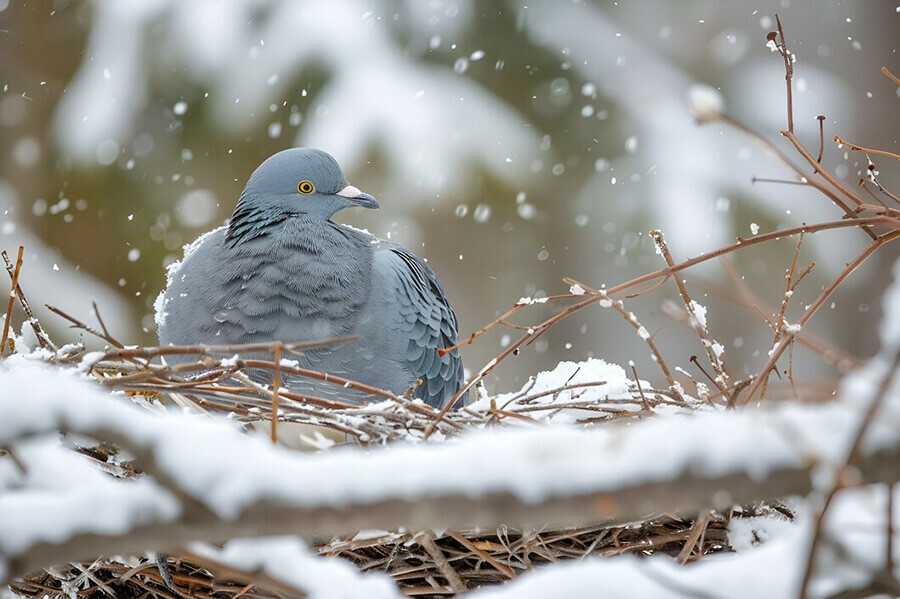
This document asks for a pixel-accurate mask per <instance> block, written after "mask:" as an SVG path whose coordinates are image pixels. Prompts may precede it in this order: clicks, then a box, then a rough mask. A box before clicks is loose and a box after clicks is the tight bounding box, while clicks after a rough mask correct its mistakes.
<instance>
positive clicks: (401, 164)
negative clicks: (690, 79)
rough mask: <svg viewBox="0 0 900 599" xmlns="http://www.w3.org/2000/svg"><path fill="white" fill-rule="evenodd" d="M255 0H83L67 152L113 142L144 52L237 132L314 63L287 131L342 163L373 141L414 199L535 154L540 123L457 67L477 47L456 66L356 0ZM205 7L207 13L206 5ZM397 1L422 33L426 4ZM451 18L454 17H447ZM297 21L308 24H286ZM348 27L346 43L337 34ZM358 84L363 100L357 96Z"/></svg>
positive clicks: (511, 180)
mask: <svg viewBox="0 0 900 599" xmlns="http://www.w3.org/2000/svg"><path fill="white" fill-rule="evenodd" d="M263 4H264V5H261V6H260V7H256V6H255V5H252V4H244V3H236V2H235V3H230V2H229V3H225V4H224V5H221V6H219V5H216V6H215V7H214V8H212V7H211V6H209V5H208V4H207V3H205V2H177V1H175V0H152V1H149V2H146V3H143V4H142V6H140V7H136V6H135V7H132V6H131V4H130V3H116V2H113V3H109V2H99V1H98V2H95V3H93V6H92V8H93V12H94V14H95V16H94V21H93V26H92V27H91V30H90V35H89V41H88V50H87V51H86V54H85V55H86V56H89V57H90V59H89V60H87V59H86V60H84V61H83V62H82V64H81V67H80V68H79V70H78V72H77V73H76V74H75V77H74V79H73V82H72V84H71V86H70V88H69V89H68V90H67V92H68V93H66V94H65V95H64V96H63V97H62V98H61V101H60V104H59V106H58V108H57V111H56V114H55V115H54V116H55V118H54V120H55V123H56V128H55V133H56V136H57V139H58V141H59V143H60V145H61V147H62V149H63V151H64V153H66V154H68V155H71V157H72V158H73V159H74V160H76V161H79V162H82V163H84V162H92V161H94V160H95V153H96V149H97V147H98V145H100V144H101V143H103V142H104V141H107V140H109V141H112V142H114V143H117V144H118V145H117V147H119V146H122V145H124V143H125V142H126V141H127V140H128V138H129V137H130V136H131V135H132V134H133V131H134V129H135V128H136V127H137V126H138V124H139V123H140V122H141V116H142V115H141V111H142V110H144V108H143V107H144V106H146V105H148V104H149V102H147V96H148V90H149V89H150V88H151V83H152V82H151V80H150V79H151V76H152V70H148V69H146V68H143V66H142V65H146V64H148V63H151V62H153V61H154V60H160V61H162V62H163V63H165V64H166V65H168V67H169V68H173V69H176V70H185V71H187V72H188V73H189V74H190V76H191V77H192V78H193V79H194V80H195V86H196V87H197V88H198V89H209V90H212V92H211V93H210V95H209V99H208V104H209V108H208V112H209V115H210V117H209V118H211V119H213V120H214V121H215V123H216V126H218V127H222V128H224V129H225V130H226V131H227V132H228V133H230V134H232V135H239V136H241V137H243V135H245V134H247V132H248V131H250V130H252V129H253V128H254V127H257V126H263V125H265V126H266V127H267V126H268V123H260V121H262V120H264V119H267V116H266V115H268V114H269V113H268V110H267V108H268V106H269V105H270V104H271V103H272V102H273V101H275V100H279V101H280V99H281V98H283V97H284V94H285V93H286V92H287V90H288V88H289V86H291V85H293V84H296V81H297V78H298V77H300V76H301V74H302V73H304V72H305V71H306V70H308V69H309V68H310V67H311V66H312V65H315V66H316V67H317V68H322V69H324V70H325V71H327V72H328V73H329V77H328V78H327V79H326V80H325V83H324V86H323V87H318V86H317V89H316V90H315V94H314V96H313V97H312V103H311V105H310V106H309V108H308V110H306V111H305V113H304V117H305V118H306V119H308V120H307V121H306V124H305V126H304V127H303V128H302V129H301V130H300V131H299V132H298V133H297V135H296V137H295V138H294V139H293V145H298V146H311V147H320V148H323V149H327V150H328V151H329V153H331V154H332V155H334V156H335V158H337V160H338V161H339V162H340V164H341V165H342V166H343V167H344V169H345V171H348V172H349V171H353V170H355V169H361V168H364V167H365V164H366V160H367V159H368V157H369V155H370V152H371V151H372V150H373V149H374V148H376V147H377V148H378V149H379V150H380V151H381V152H383V155H384V157H385V159H386V160H385V163H386V166H387V168H388V169H389V179H390V185H389V188H388V189H386V190H385V192H384V193H385V195H388V196H391V197H397V196H399V197H401V198H405V199H407V200H410V201H412V200H413V198H415V199H416V200H420V199H421V198H433V197H435V194H432V193H427V194H423V193H421V192H420V191H419V188H421V187H424V188H427V189H431V190H439V191H441V192H442V195H444V193H443V192H445V191H447V192H453V191H455V192H465V191H466V190H467V181H469V180H470V179H471V176H470V175H471V174H472V173H473V172H474V170H475V165H477V168H483V169H485V170H487V171H488V172H489V173H490V174H491V176H493V177H495V178H497V179H498V180H500V181H504V182H505V183H507V184H509V185H514V184H516V183H519V182H521V181H522V180H524V179H526V178H527V177H528V176H529V164H530V163H531V161H532V160H533V159H535V158H538V157H539V152H538V149H537V146H538V143H537V142H538V137H537V134H536V133H535V132H534V131H533V130H532V129H531V128H529V127H527V126H525V122H524V120H523V119H522V118H521V117H520V116H518V115H517V114H516V112H515V111H511V110H509V107H508V106H507V104H505V103H504V102H503V101H502V100H501V99H499V98H498V97H497V96H495V95H494V94H492V93H490V92H488V91H486V90H485V89H483V88H482V87H481V86H480V85H479V84H477V83H475V82H473V81H472V80H470V79H469V78H468V77H466V76H460V75H459V74H458V72H460V71H464V70H466V68H468V66H469V60H470V59H471V60H472V61H473V62H477V61H479V60H481V59H482V58H484V56H485V55H484V52H483V51H481V50H477V49H476V50H474V51H473V52H472V53H471V58H465V57H460V59H459V61H458V62H457V65H458V68H457V69H456V71H457V72H454V70H453V69H448V68H440V67H437V66H434V65H428V64H421V63H419V62H417V61H413V60H410V59H409V57H408V52H409V48H408V47H406V45H405V43H404V44H403V45H401V44H399V43H398V41H397V39H396V35H395V33H396V32H395V31H394V29H393V26H392V21H391V20H390V19H382V18H381V17H380V16H379V15H378V14H377V12H380V11H373V10H372V6H371V5H370V3H367V2H364V1H362V0H348V1H346V2H339V3H321V4H320V3H306V2H285V1H281V2H267V3H263ZM455 8H456V9H457V10H459V9H460V6H459V5H455ZM211 10H214V11H215V14H216V18H215V19H210V18H209V14H208V13H209V11H211ZM405 10H406V11H408V15H409V16H410V19H411V21H412V22H418V21H419V20H421V29H418V28H417V27H416V26H414V25H412V23H410V26H411V27H412V29H411V31H412V32H414V33H418V32H420V31H421V32H425V31H428V32H430V33H429V34H428V37H426V38H424V39H421V40H419V42H418V45H420V46H427V45H428V40H429V39H430V38H432V37H434V36H433V33H434V31H435V29H434V27H433V23H431V22H430V19H431V16H429V17H424V13H428V12H431V10H432V9H431V8H426V7H421V8H420V7H418V3H407V6H406V9H405ZM460 12H461V13H463V12H465V10H460ZM261 14H264V15H265V16H264V17H263V16H260V15H261ZM361 16H362V18H361ZM439 22H441V23H444V24H445V25H442V27H444V28H445V29H446V31H445V35H451V34H450V33H448V32H449V31H452V30H454V29H455V27H457V26H463V25H464V24H465V22H466V21H465V19H464V18H462V15H461V14H460V15H457V17H456V18H454V19H447V18H443V19H440V20H439ZM450 22H453V23H456V25H454V26H449V25H446V24H447V23H450ZM248 23H252V26H248V25H247V24H248ZM298 23H300V24H303V23H315V26H314V27H312V26H310V27H305V28H304V29H303V35H297V27H298ZM154 27H156V28H157V29H158V31H160V32H161V33H156V30H154ZM149 36H156V37H159V38H160V39H158V41H159V43H158V44H147V43H145V42H144V40H146V39H147V38H148V37H149ZM156 37H155V38H154V39H156ZM351 39H352V40H353V43H352V44H348V43H340V40H351ZM122 40H126V42H123V41H122ZM260 40H265V44H260ZM248 48H250V49H251V50H250V51H249V52H248V51H247V50H248ZM157 49H158V50H157ZM152 52H159V53H160V55H159V56H151V55H150V53H152ZM185 65H188V66H185ZM105 73H108V75H109V77H106V76H105ZM360 90H365V96H366V101H365V102H359V91H360ZM423 91H424V93H421V92H423ZM190 110H191V105H190V104H189V103H188V102H187V101H185V100H179V101H178V102H177V103H174V105H173V106H172V112H173V113H174V114H175V115H176V116H181V115H183V114H185V113H186V112H188V111H190ZM293 114H300V113H292V117H291V118H294V117H293ZM301 118H302V117H301ZM298 124H299V123H298ZM269 132H270V134H272V133H275V131H273V130H271V129H269ZM435 139H441V140H443V142H442V143H441V144H435V143H434V140H435ZM507 157H510V158H511V160H510V161H509V162H507V160H506V159H507ZM410 189H413V190H415V193H414V194H410V193H409V190H410ZM404 191H405V193H404Z"/></svg>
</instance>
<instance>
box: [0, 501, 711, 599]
mask: <svg viewBox="0 0 900 599" xmlns="http://www.w3.org/2000/svg"><path fill="white" fill-rule="evenodd" d="M725 526H726V520H725V518H723V517H721V516H719V515H716V516H714V517H713V518H712V519H711V521H710V522H709V525H708V526H707V528H706V532H705V534H704V538H703V539H702V542H701V543H700V544H698V545H697V546H696V548H695V551H694V553H693V554H692V555H691V558H690V559H692V560H695V559H699V558H700V557H702V556H704V555H706V554H708V553H713V552H720V551H724V550H727V549H728V543H727V539H726V530H725ZM692 529H693V522H692V521H691V520H684V519H679V518H673V517H668V516H661V517H658V518H653V519H650V520H647V521H645V522H640V523H634V524H629V525H625V526H617V527H606V526H597V527H589V528H577V529H568V530H548V531H540V532H537V531H531V532H523V531H518V530H513V529H507V528H502V529H498V530H496V531H493V532H491V533H484V532H475V531H445V532H444V533H443V534H442V535H439V536H436V535H434V534H433V533H430V532H420V533H416V534H397V533H385V534H382V535H380V536H368V535H357V536H356V537H354V538H335V539H332V540H331V541H330V542H328V543H324V544H321V545H318V546H316V547H314V550H315V551H317V552H318V553H319V554H321V555H327V556H338V557H341V558H344V559H347V560H349V561H351V562H353V563H354V564H356V565H357V567H359V568H360V569H361V570H363V571H377V572H384V573H386V574H388V575H389V576H391V577H392V578H393V579H394V580H395V581H396V582H397V584H398V585H399V586H400V589H401V591H402V592H403V593H404V594H406V595H407V596H411V597H451V596H454V595H456V594H457V593H459V592H462V591H464V590H468V589H473V588H477V587H480V586H484V585H490V584H496V583H500V582H504V581H507V580H510V579H512V578H515V577H517V576H518V575H520V574H522V573H524V572H527V571H528V570H531V569H532V568H535V567H537V566H540V565H542V564H548V563H551V562H560V561H564V560H572V559H580V558H582V557H585V556H587V555H599V556H614V555H620V554H624V553H632V554H638V555H650V554H653V553H657V552H663V553H666V554H669V555H672V556H678V555H679V553H681V552H682V551H683V549H684V546H685V542H686V540H687V539H688V538H689V537H690V535H691V531H692ZM165 564H166V568H165V571H167V572H166V576H164V575H163V574H162V572H163V570H161V569H160V568H159V566H158V560H154V559H151V558H150V557H148V556H141V557H139V558H131V559H126V558H121V557H117V558H109V559H106V558H101V559H98V560H96V561H94V562H87V563H71V564H66V565H64V566H59V567H56V568H48V569H46V570H43V571H41V572H40V573H38V574H36V575H34V576H32V577H29V578H26V579H25V580H23V581H21V582H16V583H14V584H12V585H10V587H11V589H12V590H13V592H15V593H16V594H18V595H20V596H23V597H34V598H42V597H48V598H49V599H75V598H76V597H77V598H79V599H101V598H102V597H116V598H122V599H131V598H134V599H146V598H148V597H159V598H161V599H177V598H178V597H196V598H198V599H237V598H238V597H246V598H247V599H268V598H272V597H285V598H291V597H296V596H297V594H296V593H293V594H292V593H291V592H290V591H289V590H286V589H284V588H266V587H265V585H264V584H254V583H248V582H247V581H246V580H245V579H243V578H241V577H240V576H237V577H234V578H231V577H228V576H215V575H214V574H213V573H211V572H210V571H209V570H206V569H204V568H203V567H201V566H198V565H196V564H194V563H192V562H191V561H190V560H189V559H182V558H179V557H174V556H170V557H166V558H165ZM166 577H169V578H170V580H169V581H168V582H167V581H166V579H165V578H166Z"/></svg>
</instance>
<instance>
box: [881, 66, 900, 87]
mask: <svg viewBox="0 0 900 599" xmlns="http://www.w3.org/2000/svg"><path fill="white" fill-rule="evenodd" d="M881 72H882V73H884V75H885V77H887V78H888V79H890V80H891V81H893V82H894V83H896V84H897V85H900V79H898V78H897V76H896V75H894V74H893V73H891V72H890V71H889V70H888V68H887V67H881Z"/></svg>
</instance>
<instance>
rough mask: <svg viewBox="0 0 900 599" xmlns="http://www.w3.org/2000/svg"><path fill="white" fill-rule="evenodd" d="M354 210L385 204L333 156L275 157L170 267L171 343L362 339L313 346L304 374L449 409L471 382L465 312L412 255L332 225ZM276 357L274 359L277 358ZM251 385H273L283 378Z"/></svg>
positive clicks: (340, 391) (295, 152)
mask: <svg viewBox="0 0 900 599" xmlns="http://www.w3.org/2000/svg"><path fill="white" fill-rule="evenodd" d="M353 207H362V208H370V209H378V208H379V206H378V202H377V201H376V200H375V198H373V197H372V196H370V195H369V194H366V193H363V192H361V191H360V190H359V189H357V188H356V187H354V186H352V185H350V184H349V183H348V182H347V179H346V178H345V177H344V174H343V172H342V171H341V168H340V166H339V165H338V163H337V161H336V160H335V159H334V158H332V157H331V156H330V155H329V154H327V153H325V152H323V151H321V150H316V149H310V148H291V149H288V150H284V151H281V152H278V153H277V154H274V155H273V156H271V157H270V158H268V159H267V160H266V161H265V162H263V163H262V164H261V165H260V166H259V167H258V168H257V169H256V171H254V172H253V174H252V175H251V176H250V179H249V180H248V181H247V185H246V187H245V188H244V191H243V193H241V196H240V198H239V199H238V203H237V207H236V208H235V210H234V213H233V215H232V217H231V219H230V221H229V222H228V224H227V225H225V226H222V227H219V228H218V229H215V230H213V231H210V232H208V233H206V234H204V235H202V236H200V238H198V239H197V240H196V241H195V242H194V243H193V244H191V245H190V246H186V247H185V255H184V259H183V260H182V261H181V262H180V263H175V264H173V265H171V266H170V267H169V269H168V273H167V274H168V277H167V278H168V283H167V286H166V289H165V290H164V291H163V292H162V293H161V294H160V295H159V297H158V298H157V300H156V303H155V308H156V320H157V329H158V334H159V341H160V344H161V345H169V344H173V345H194V344H216V345H221V344H244V343H258V342H271V341H281V342H285V343H292V342H307V341H319V340H327V339H334V338H336V337H343V336H349V335H355V336H358V339H354V340H350V341H345V342H341V343H334V344H328V345H324V346H319V347H316V348H314V349H311V350H304V351H303V354H302V355H301V356H299V357H297V361H298V362H299V363H300V364H299V366H300V367H301V368H306V369H311V370H316V371H318V372H321V373H325V374H328V375H337V376H340V377H343V378H346V379H350V380H353V381H357V382H360V383H364V384H366V385H369V386H371V387H376V388H378V389H383V390H387V391H391V392H393V393H395V394H398V395H399V394H403V393H406V392H407V391H408V390H410V389H411V388H413V387H415V388H414V389H413V390H412V397H414V398H420V399H422V400H423V401H425V402H426V403H428V404H429V405H431V406H434V407H437V408H441V407H443V406H444V405H445V404H446V403H447V402H448V401H449V400H450V399H451V398H452V397H453V396H454V395H455V394H456V393H457V391H459V389H460V387H461V385H462V382H463V367H462V361H461V359H460V356H459V351H458V349H456V348H453V346H455V345H456V343H457V340H458V332H457V321H456V315H455V314H454V312H453V309H452V308H451V307H450V304H449V302H448V301H447V296H446V294H445V293H444V288H443V287H442V286H441V283H440V282H439V281H438V278H437V276H436V275H435V274H434V272H433V271H432V270H431V268H429V267H428V265H427V264H426V263H425V261H424V260H422V259H421V258H419V257H418V256H416V255H415V254H413V253H412V252H411V251H410V250H408V249H406V248H404V247H402V246H400V245H397V244H396V243H391V242H389V241H385V240H383V239H378V238H377V237H375V236H373V235H371V234H370V233H368V232H365V231H361V230H358V229H355V228H353V227H350V226H347V225H343V224H340V223H336V222H334V221H333V220H332V217H333V216H334V215H335V214H336V213H337V212H339V211H341V210H344V209H345V208H353ZM450 348H453V349H450ZM448 349H449V350H450V351H443V350H448ZM242 357H245V358H246V357H248V356H242ZM260 357H262V356H260ZM265 357H266V358H267V359H269V360H272V359H273V358H272V354H271V352H270V353H269V354H268V355H267V356H265ZM173 358H174V361H175V362H178V361H182V362H183V361H187V360H186V359H185V358H179V357H177V356H176V357H173ZM172 361H173V360H171V359H169V360H168V362H169V363H172ZM251 378H254V379H256V380H257V381H258V382H261V383H270V382H271V380H272V372H271V371H268V372H266V371H264V370H259V371H258V372H251ZM284 382H285V386H286V387H287V388H288V389H289V390H290V391H292V392H295V393H299V394H305V395H308V396H313V397H324V398H330V399H340V400H344V401H348V402H352V403H355V404H360V403H364V402H367V401H373V400H383V397H377V396H374V395H372V394H367V393H364V392H361V391H357V390H354V389H349V388H345V387H344V386H343V385H335V384H332V383H327V382H322V381H319V380H313V379H310V378H308V377H301V376H293V377H291V376H287V377H285V379H284Z"/></svg>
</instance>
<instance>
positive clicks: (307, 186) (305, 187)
mask: <svg viewBox="0 0 900 599" xmlns="http://www.w3.org/2000/svg"><path fill="white" fill-rule="evenodd" d="M315 190H316V188H315V187H314V186H313V184H312V183H310V182H309V181H300V182H299V183H297V191H299V192H300V193H302V194H304V195H307V194H310V193H312V192H314V191H315Z"/></svg>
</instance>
